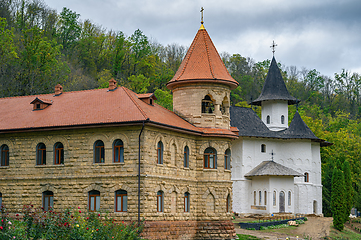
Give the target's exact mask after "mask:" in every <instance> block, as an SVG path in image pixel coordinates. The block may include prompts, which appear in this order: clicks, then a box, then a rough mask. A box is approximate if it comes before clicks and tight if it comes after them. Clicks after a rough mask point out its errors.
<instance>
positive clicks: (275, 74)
mask: <svg viewBox="0 0 361 240" xmlns="http://www.w3.org/2000/svg"><path fill="white" fill-rule="evenodd" d="M298 102H299V101H298V100H297V99H295V98H294V97H292V96H291V95H290V94H289V92H288V91H287V88H286V85H285V83H284V81H283V78H282V75H281V72H280V70H279V68H278V66H277V62H276V60H275V58H273V59H272V62H271V66H270V68H269V71H268V74H267V78H266V80H265V84H264V87H263V89H262V93H261V95H260V96H259V97H258V98H257V99H256V100H255V101H254V102H253V103H252V104H253V105H258V106H261V107H262V113H261V118H259V117H258V116H257V114H256V113H255V112H254V111H253V110H252V109H250V108H240V107H232V108H231V125H232V126H235V127H237V128H238V130H239V139H237V140H235V141H233V143H232V180H233V211H234V212H236V213H241V214H248V213H258V214H272V213H279V212H281V213H282V212H287V213H296V214H297V213H299V214H322V183H321V155H320V147H322V146H327V145H329V144H330V143H328V142H325V141H324V140H322V139H319V138H317V137H316V136H315V135H314V134H313V133H312V131H311V130H310V129H309V128H308V126H307V125H306V124H305V123H304V122H303V120H302V119H301V117H300V115H299V113H298V112H296V114H295V115H294V117H293V119H292V121H291V123H290V125H289V126H288V105H290V104H296V103H298Z"/></svg>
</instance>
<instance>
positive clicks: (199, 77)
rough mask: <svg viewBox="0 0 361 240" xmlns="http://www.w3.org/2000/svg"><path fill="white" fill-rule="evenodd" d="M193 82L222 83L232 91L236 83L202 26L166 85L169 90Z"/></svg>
mask: <svg viewBox="0 0 361 240" xmlns="http://www.w3.org/2000/svg"><path fill="white" fill-rule="evenodd" d="M193 82H202V83H203V82H216V83H223V84H226V85H228V86H230V87H231V89H234V88H236V87H237V86H238V82H237V81H236V80H234V79H233V78H232V77H231V75H230V74H229V72H228V71H227V69H226V67H225V66H224V64H223V61H222V59H221V57H220V56H219V54H218V52H217V49H216V48H215V46H214V45H213V42H212V40H211V38H210V37H209V35H208V33H207V31H206V29H205V28H204V26H203V24H202V25H201V27H200V29H199V30H198V32H197V35H196V36H195V38H194V40H193V42H192V44H191V46H190V47H189V49H188V52H187V54H186V56H185V57H184V59H183V61H182V63H181V65H180V67H179V69H178V71H177V72H176V74H175V75H174V77H173V78H172V80H170V81H169V82H168V83H167V87H168V88H169V89H171V90H172V89H174V88H175V86H176V85H178V84H183V83H193Z"/></svg>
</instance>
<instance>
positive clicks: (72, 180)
mask: <svg viewBox="0 0 361 240" xmlns="http://www.w3.org/2000/svg"><path fill="white" fill-rule="evenodd" d="M139 132H140V126H132V127H129V126H128V127H112V128H90V129H77V130H58V131H44V132H29V133H16V134H2V135H1V136H0V145H2V144H7V145H8V146H9V149H10V151H9V154H10V161H9V166H6V167H0V192H1V193H2V202H3V204H4V206H6V207H7V209H9V210H10V211H11V212H13V213H16V212H20V211H21V208H22V207H23V205H25V204H30V203H31V204H33V205H34V206H41V205H42V193H43V192H44V191H52V192H53V194H54V209H55V210H56V211H60V210H61V209H64V208H66V207H69V206H70V207H74V208H77V207H80V209H81V210H82V211H86V210H87V209H88V193H89V191H91V190H98V191H99V192H100V199H101V200H100V211H102V212H109V214H110V215H111V216H112V217H113V218H115V219H116V220H118V221H130V220H135V219H137V212H138V195H137V194H138V182H137V174H138V164H137V163H138V135H139ZM117 139H121V140H122V141H123V144H124V163H113V150H112V146H113V142H114V141H115V140H117ZM141 139H142V140H141V163H142V165H141V169H142V170H141V217H142V218H145V220H146V221H147V222H155V221H170V223H169V224H170V225H169V227H168V228H167V227H166V228H165V229H164V227H163V228H162V229H163V230H164V231H168V232H169V234H170V232H171V229H173V228H172V227H171V226H172V223H174V222H179V221H180V222H189V224H193V223H191V222H196V223H197V228H195V229H196V230H195V232H196V235H192V236H195V237H197V236H199V234H200V232H199V231H201V229H200V228H199V227H198V225H199V224H201V223H202V222H208V221H212V223H215V222H219V221H221V222H227V221H229V220H230V219H231V206H229V212H227V211H226V204H227V203H226V199H227V196H228V195H229V194H231V193H232V182H231V174H230V170H225V169H224V152H225V150H226V149H227V148H229V147H230V140H229V139H226V138H214V137H213V138H206V137H201V136H195V135H189V134H185V133H179V132H174V131H169V130H164V129H160V128H156V127H149V126H148V127H146V128H145V130H144V132H143V134H142V137H141ZM97 140H102V141H103V142H104V148H105V159H104V163H94V149H93V145H94V143H95V141H97ZM159 140H161V141H162V142H163V144H164V163H163V164H157V160H156V159H157V149H156V147H157V143H158V141H159ZM41 142H42V143H44V144H45V145H46V161H47V162H46V165H36V146H37V144H38V143H41ZM57 142H61V143H62V144H63V145H64V164H60V165H54V144H55V143H57ZM185 146H188V147H189V150H190V155H189V156H190V157H189V158H190V159H189V167H184V165H183V151H184V147H185ZM209 146H211V147H213V148H215V149H216V151H217V156H218V168H217V169H203V152H204V150H205V149H206V148H207V147H209ZM121 189H122V190H126V191H127V194H128V209H127V212H115V211H114V202H115V191H117V190H121ZM160 190H161V191H163V192H164V212H157V207H156V201H157V199H156V194H157V192H158V191H160ZM185 192H188V193H189V194H190V211H189V212H184V193H185ZM217 224H218V223H217ZM217 224H216V225H214V226H219V227H218V230H219V231H218V232H217V233H215V234H221V232H222V231H223V230H222V229H223V226H221V225H217ZM152 226H153V225H152ZM166 229H168V230H166ZM177 231H178V230H177ZM179 231H181V230H179ZM202 231H203V230H202ZM212 231H216V230H215V229H212ZM145 232H149V231H148V230H145ZM203 233H204V234H209V233H208V232H207V231H206V232H203ZM222 234H223V233H222ZM214 239H216V238H214ZM225 239H227V238H225Z"/></svg>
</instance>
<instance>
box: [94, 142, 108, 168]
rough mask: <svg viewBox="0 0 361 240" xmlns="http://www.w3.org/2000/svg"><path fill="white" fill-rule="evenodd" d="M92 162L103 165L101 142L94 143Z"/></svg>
mask: <svg viewBox="0 0 361 240" xmlns="http://www.w3.org/2000/svg"><path fill="white" fill-rule="evenodd" d="M94 153H95V154H94V162H95V163H104V155H105V154H104V143H103V141H102V140H98V141H96V142H95V143H94Z"/></svg>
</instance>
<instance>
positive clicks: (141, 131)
mask: <svg viewBox="0 0 361 240" xmlns="http://www.w3.org/2000/svg"><path fill="white" fill-rule="evenodd" d="M148 121H149V118H147V119H146V120H145V121H143V126H142V130H140V133H139V137H138V225H139V224H140V136H141V135H142V133H143V130H144V124H145V122H148Z"/></svg>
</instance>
